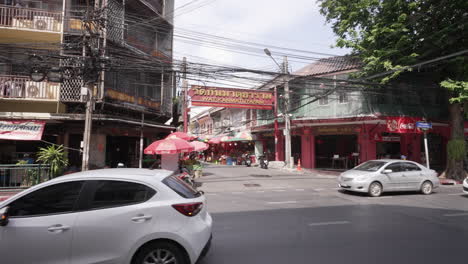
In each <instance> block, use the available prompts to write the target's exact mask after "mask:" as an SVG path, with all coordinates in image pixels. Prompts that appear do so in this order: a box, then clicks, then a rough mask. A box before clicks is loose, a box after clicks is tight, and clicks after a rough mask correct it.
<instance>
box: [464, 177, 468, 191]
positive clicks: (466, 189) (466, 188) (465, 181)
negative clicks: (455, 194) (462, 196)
mask: <svg viewBox="0 0 468 264" xmlns="http://www.w3.org/2000/svg"><path fill="white" fill-rule="evenodd" d="M463 192H464V193H466V194H468V178H466V179H465V180H464V181H463Z"/></svg>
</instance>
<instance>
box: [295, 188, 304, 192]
mask: <svg viewBox="0 0 468 264" xmlns="http://www.w3.org/2000/svg"><path fill="white" fill-rule="evenodd" d="M296 191H298V192H302V191H305V190H304V189H296Z"/></svg>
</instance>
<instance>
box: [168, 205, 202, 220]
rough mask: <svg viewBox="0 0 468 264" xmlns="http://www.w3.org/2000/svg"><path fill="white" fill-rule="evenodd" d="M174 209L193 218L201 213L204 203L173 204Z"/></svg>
mask: <svg viewBox="0 0 468 264" xmlns="http://www.w3.org/2000/svg"><path fill="white" fill-rule="evenodd" d="M172 207H174V209H176V210H177V211H179V213H181V214H183V215H186V216H189V217H192V216H196V215H197V214H198V213H199V212H200V211H201V209H202V208H203V203H187V204H173V205H172Z"/></svg>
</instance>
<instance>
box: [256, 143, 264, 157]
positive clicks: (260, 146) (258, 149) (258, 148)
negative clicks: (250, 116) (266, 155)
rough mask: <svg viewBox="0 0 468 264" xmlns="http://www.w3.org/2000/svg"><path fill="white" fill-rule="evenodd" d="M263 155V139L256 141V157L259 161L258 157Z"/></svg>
mask: <svg viewBox="0 0 468 264" xmlns="http://www.w3.org/2000/svg"><path fill="white" fill-rule="evenodd" d="M261 155H263V141H262V140H256V141H255V157H257V158H256V160H257V162H258V157H259V156H261Z"/></svg>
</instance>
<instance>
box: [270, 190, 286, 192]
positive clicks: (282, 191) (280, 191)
mask: <svg viewBox="0 0 468 264" xmlns="http://www.w3.org/2000/svg"><path fill="white" fill-rule="evenodd" d="M273 191H274V192H285V190H273Z"/></svg>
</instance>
